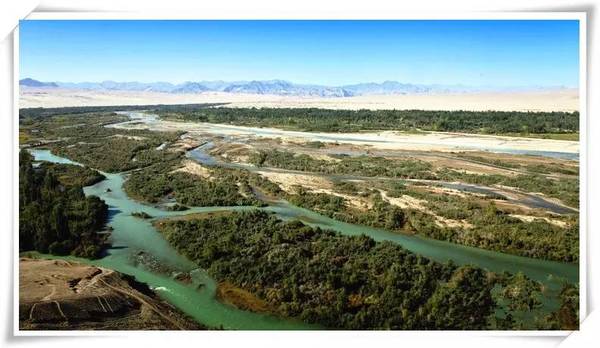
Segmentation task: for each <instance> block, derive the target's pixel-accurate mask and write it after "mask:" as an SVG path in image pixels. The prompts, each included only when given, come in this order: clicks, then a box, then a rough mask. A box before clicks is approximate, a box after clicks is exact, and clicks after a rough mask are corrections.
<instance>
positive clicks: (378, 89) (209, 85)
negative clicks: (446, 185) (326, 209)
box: [19, 78, 566, 97]
mask: <svg viewBox="0 0 600 348" xmlns="http://www.w3.org/2000/svg"><path fill="white" fill-rule="evenodd" d="M19 85H20V86H23V87H25V88H68V89H84V90H94V91H149V92H164V93H177V94H185V93H192V94H193V93H202V92H227V93H244V94H262V95H267V94H268V95H281V96H302V97H352V96H362V95H402V94H447V93H469V92H491V91H494V92H500V91H518V90H521V91H522V90H545V89H548V90H556V89H565V88H566V87H564V86H550V87H539V86H537V87H536V86H532V87H493V86H479V87H474V86H465V85H440V84H431V85H426V84H412V83H401V82H397V81H384V82H382V83H376V82H368V83H358V84H352V85H344V86H324V85H313V84H297V83H292V82H289V81H284V80H265V81H256V80H254V81H233V82H227V81H199V82H193V81H188V82H184V83H180V84H172V83H170V82H151V83H144V82H137V81H131V82H115V81H102V82H77V83H74V82H41V81H38V80H35V79H32V78H25V79H22V80H20V81H19Z"/></svg>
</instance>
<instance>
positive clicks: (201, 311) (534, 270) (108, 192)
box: [31, 150, 579, 330]
mask: <svg viewBox="0 0 600 348" xmlns="http://www.w3.org/2000/svg"><path fill="white" fill-rule="evenodd" d="M31 153H32V154H33V156H34V158H35V159H36V160H40V161H41V160H43V161H51V162H57V163H72V164H76V163H73V162H71V161H69V160H67V159H65V158H61V157H58V156H55V155H53V154H51V153H50V152H49V151H47V150H31ZM103 174H104V175H105V176H106V180H104V181H102V182H100V183H98V184H95V185H93V186H88V187H86V188H84V192H85V194H86V195H96V196H98V197H100V198H101V199H103V200H104V201H105V202H106V203H107V204H108V205H109V207H110V211H109V212H110V220H109V223H108V224H109V226H111V227H112V228H113V231H112V248H110V249H109V250H108V252H107V255H106V256H105V257H104V258H102V259H100V260H94V261H90V260H85V259H78V260H79V261H82V262H86V263H89V264H94V265H97V266H101V267H106V268H110V269H114V270H116V271H119V272H122V273H125V274H129V275H132V276H135V278H136V279H137V280H139V281H141V282H144V283H146V284H148V285H149V286H150V287H151V288H153V289H154V290H155V291H157V292H158V293H159V295H160V296H161V297H162V298H164V299H165V300H167V301H168V302H170V303H171V304H173V305H175V306H176V307H178V308H179V309H181V310H182V311H183V312H185V313H186V314H188V315H190V316H191V317H193V318H194V319H195V320H197V321H198V322H200V323H203V324H205V325H207V326H210V327H223V328H225V329H249V330H251V329H259V330H260V329H271V330H276V329H287V330H292V329H316V328H317V327H316V326H311V325H308V324H305V323H302V322H299V321H294V320H285V319H281V318H276V317H273V316H269V315H262V314H257V313H251V312H246V311H242V310H239V309H236V308H234V307H231V306H228V305H225V304H222V303H220V302H219V301H217V300H216V298H215V289H216V284H215V281H214V280H213V279H211V278H210V276H208V275H207V274H206V272H204V271H203V270H201V269H198V268H197V266H196V265H195V264H193V263H192V262H191V261H189V260H187V259H186V258H184V257H183V256H181V255H179V254H178V253H177V252H176V251H175V250H174V249H173V248H172V247H171V246H170V245H169V244H168V243H167V242H166V240H165V239H164V238H163V237H162V235H161V234H160V233H158V232H157V231H156V230H155V228H154V227H153V226H152V224H151V221H147V220H143V219H139V218H136V217H134V216H132V215H131V213H132V212H145V213H147V214H149V215H151V216H152V217H153V218H154V219H156V218H163V217H168V216H177V215H183V214H190V213H196V212H210V211H223V210H246V209H256V208H253V207H195V208H191V209H190V210H187V211H185V212H171V211H165V210H161V209H157V208H155V207H152V206H149V205H145V204H141V203H139V202H136V201H134V200H132V199H130V198H129V197H128V196H127V195H126V194H125V192H124V191H123V189H122V185H123V182H124V180H125V178H124V175H123V174H109V173H103ZM264 209H266V210H268V211H272V212H274V213H276V214H277V215H278V216H279V217H281V218H283V219H292V218H295V219H299V220H301V221H303V222H305V223H307V224H310V225H313V226H319V227H321V228H327V229H332V230H336V231H339V232H340V233H342V234H344V235H360V234H365V235H368V236H370V237H372V238H373V239H375V240H377V241H384V240H387V241H391V242H394V243H398V244H400V245H402V246H403V247H404V248H406V249H408V250H410V251H412V252H415V253H417V254H419V255H422V256H424V257H427V258H431V259H433V260H436V261H439V262H446V261H449V260H451V261H453V262H454V263H456V264H459V265H463V264H472V265H476V266H479V267H482V268H485V269H487V270H490V271H494V272H503V271H508V272H511V273H516V272H519V271H520V272H523V273H524V274H525V275H527V276H528V277H530V278H532V279H534V280H537V281H540V282H542V283H543V284H544V286H545V291H544V299H543V301H542V303H543V309H542V310H543V312H546V313H548V312H549V311H554V310H556V309H557V308H558V306H559V303H558V301H557V294H558V291H559V290H560V287H561V285H562V283H563V282H564V281H569V282H578V278H579V273H578V267H577V265H575V264H566V263H559V262H552V261H545V260H539V259H533V258H526V257H520V256H514V255H509V254H503V253H498V252H493V251H487V250H483V249H478V248H472V247H466V246H461V245H457V244H453V243H448V242H443V241H438V240H434V239H428V238H424V237H419V236H412V235H403V234H398V233H392V232H389V231H385V230H381V229H376V228H370V227H365V226H359V225H353V224H348V223H343V222H340V221H336V220H333V219H330V218H328V217H325V216H322V215H320V214H317V213H315V212H312V211H309V210H306V209H303V208H299V207H296V206H293V205H291V204H289V203H287V202H285V201H279V202H275V203H273V204H272V205H270V206H269V207H266V208H264ZM148 259H150V260H151V261H152V263H151V264H154V265H159V266H158V267H156V266H154V267H152V266H148V262H147V261H148ZM140 260H145V261H140ZM177 272H190V274H191V275H192V279H193V281H192V284H189V285H187V284H183V283H181V282H178V281H176V280H174V279H173V275H174V274H176V273H177Z"/></svg>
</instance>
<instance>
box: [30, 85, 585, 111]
mask: <svg viewBox="0 0 600 348" xmlns="http://www.w3.org/2000/svg"><path fill="white" fill-rule="evenodd" d="M191 103H230V104H229V105H228V106H230V107H274V108H283V107H290V108H300V107H314V108H328V109H347V110H357V109H371V110H382V109H405V110H409V109H421V110H473V111H476V110H498V111H576V110H578V109H579V93H578V91H577V90H576V89H562V90H552V91H530V92H506V93H461V94H435V95H428V94H422V95H389V96H383V95H382V96H358V97H348V98H317V97H288V96H275V95H255V94H232V93H221V92H207V93H199V94H171V93H158V92H130V91H89V90H69V89H51V88H38V89H30V88H27V89H21V93H20V102H19V106H20V107H21V108H29V107H46V108H50V107H62V106H103V105H148V104H191Z"/></svg>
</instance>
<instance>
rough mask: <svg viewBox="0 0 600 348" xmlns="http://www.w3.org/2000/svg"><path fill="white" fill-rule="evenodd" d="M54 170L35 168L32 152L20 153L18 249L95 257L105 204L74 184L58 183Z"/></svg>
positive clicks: (102, 240)
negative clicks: (85, 194)
mask: <svg viewBox="0 0 600 348" xmlns="http://www.w3.org/2000/svg"><path fill="white" fill-rule="evenodd" d="M53 169H54V167H48V166H40V167H38V168H34V167H33V166H32V157H31V155H30V154H29V153H28V152H27V151H21V152H20V155H19V250H20V251H28V250H37V251H39V252H42V253H51V254H59V255H67V254H73V255H77V256H82V257H89V258H94V257H98V256H99V254H100V252H101V249H102V244H103V243H104V239H103V238H102V237H101V236H100V235H98V234H97V232H98V231H99V230H100V229H101V228H102V227H103V226H104V224H105V222H106V219H107V217H108V207H107V205H106V204H105V203H104V202H103V201H102V200H100V199H99V198H98V197H96V196H89V197H85V196H84V194H83V190H82V188H81V186H79V185H77V184H74V185H72V186H71V185H65V184H63V183H61V181H59V179H58V178H57V175H56V174H55V172H54V171H53ZM65 172H69V171H68V170H67V171H62V173H63V175H64V173H65ZM63 180H64V179H63ZM67 182H75V180H68V181H67Z"/></svg>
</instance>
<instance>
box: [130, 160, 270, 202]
mask: <svg viewBox="0 0 600 348" xmlns="http://www.w3.org/2000/svg"><path fill="white" fill-rule="evenodd" d="M215 171H218V172H219V173H218V174H217V175H215V176H214V178H210V179H207V178H202V177H199V176H196V175H193V174H189V173H185V172H172V171H171V167H169V166H166V165H164V164H157V165H154V166H150V167H147V168H144V169H142V170H138V171H135V172H132V173H131V174H130V175H129V177H128V179H127V181H126V182H125V184H124V185H123V188H124V190H125V192H127V194H128V195H130V196H131V197H134V198H136V199H139V200H143V201H146V202H150V203H158V202H160V201H162V200H164V199H165V198H167V197H171V198H174V199H175V200H176V201H177V202H178V203H180V204H184V205H188V206H234V205H260V202H258V201H257V200H256V199H255V198H254V197H253V196H252V195H251V191H252V190H251V189H250V188H249V184H248V180H247V178H245V177H244V176H242V175H236V174H239V172H238V171H232V170H225V169H215ZM238 184H239V185H240V186H238ZM244 189H245V190H244ZM242 192H244V193H246V194H242ZM249 193H250V194H249Z"/></svg>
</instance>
